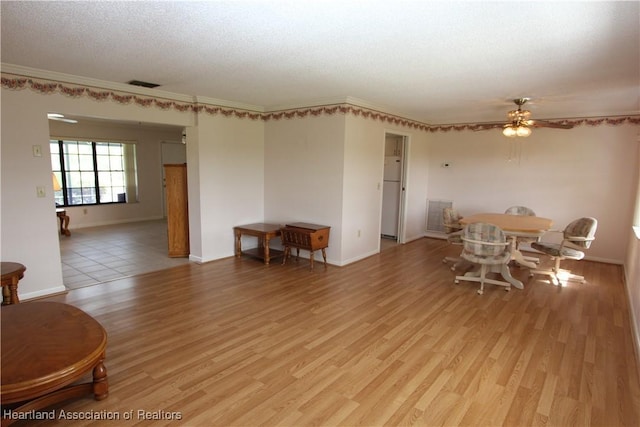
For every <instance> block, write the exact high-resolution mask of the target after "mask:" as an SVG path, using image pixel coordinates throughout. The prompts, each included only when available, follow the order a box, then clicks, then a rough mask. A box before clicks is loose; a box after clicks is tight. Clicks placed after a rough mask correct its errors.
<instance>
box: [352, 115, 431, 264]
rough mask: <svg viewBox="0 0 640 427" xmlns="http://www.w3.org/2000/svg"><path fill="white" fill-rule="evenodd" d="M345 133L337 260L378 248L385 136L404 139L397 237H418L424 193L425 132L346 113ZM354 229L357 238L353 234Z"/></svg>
mask: <svg viewBox="0 0 640 427" xmlns="http://www.w3.org/2000/svg"><path fill="white" fill-rule="evenodd" d="M346 123H347V126H346V131H345V160H344V170H345V172H344V195H343V205H344V210H343V213H342V227H343V239H342V247H343V259H342V262H343V263H350V262H353V261H357V260H358V259H362V258H364V257H366V256H369V255H372V254H375V253H377V252H378V251H379V249H380V227H381V222H380V220H381V210H382V184H383V178H384V176H383V175H384V156H385V153H384V150H385V134H386V133H387V132H389V133H394V134H397V135H404V136H406V137H407V138H408V141H409V143H408V150H407V152H406V153H405V165H406V168H407V182H406V184H407V185H406V194H405V199H406V201H405V209H404V223H405V229H404V234H403V235H402V236H400V240H401V241H410V240H413V239H416V238H420V237H422V236H423V235H424V227H423V224H424V215H425V209H424V206H425V204H424V200H425V199H424V197H425V193H426V190H427V186H426V183H427V181H426V168H424V167H423V165H424V162H425V160H426V155H427V154H426V153H427V151H428V145H427V137H428V134H427V133H425V132H423V131H418V130H414V129H409V128H405V127H391V126H389V124H388V123H386V122H382V121H378V120H371V119H367V118H363V117H358V116H348V117H347V121H346ZM358 231H360V236H359V237H358Z"/></svg>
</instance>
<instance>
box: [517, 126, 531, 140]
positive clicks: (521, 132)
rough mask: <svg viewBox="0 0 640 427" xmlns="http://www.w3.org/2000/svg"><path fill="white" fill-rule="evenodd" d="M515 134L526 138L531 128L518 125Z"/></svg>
mask: <svg viewBox="0 0 640 427" xmlns="http://www.w3.org/2000/svg"><path fill="white" fill-rule="evenodd" d="M516 135H517V136H522V137H525V138H526V137H527V136H529V135H531V128H528V127H526V126H518V128H517V129H516Z"/></svg>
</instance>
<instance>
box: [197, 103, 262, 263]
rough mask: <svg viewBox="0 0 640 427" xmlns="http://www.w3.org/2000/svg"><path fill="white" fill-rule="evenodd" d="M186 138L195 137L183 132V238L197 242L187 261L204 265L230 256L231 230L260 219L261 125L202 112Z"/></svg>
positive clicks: (257, 121) (246, 119) (231, 245)
mask: <svg viewBox="0 0 640 427" xmlns="http://www.w3.org/2000/svg"><path fill="white" fill-rule="evenodd" d="M192 133H196V134H197V136H196V137H194V138H190V136H191V132H188V133H187V169H188V172H187V178H188V183H189V200H190V202H189V210H190V211H189V228H190V231H189V235H190V236H194V235H195V236H197V237H195V241H194V242H193V243H194V244H192V245H191V255H190V259H192V260H194V261H198V262H206V261H212V260H215V259H219V258H224V257H228V256H232V255H233V254H234V247H235V246H234V235H233V227H234V226H236V225H241V224H247V223H254V222H262V221H263V219H264V217H265V211H264V155H265V150H264V122H263V121H262V120H251V119H248V118H242V119H240V118H234V117H222V116H212V115H209V114H206V113H203V114H199V115H198V126H197V127H196V128H194V129H192ZM192 201H193V202H194V203H192ZM254 240H255V239H254ZM254 243H255V242H254Z"/></svg>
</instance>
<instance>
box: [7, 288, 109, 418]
mask: <svg viewBox="0 0 640 427" xmlns="http://www.w3.org/2000/svg"><path fill="white" fill-rule="evenodd" d="M0 314H1V317H2V322H1V326H2V334H1V336H2V337H1V340H2V359H1V370H0V376H1V378H0V380H1V383H2V388H0V401H1V402H2V426H6V425H9V424H11V423H12V422H13V421H15V420H17V419H19V418H20V413H22V414H23V415H25V414H28V413H29V412H31V411H37V410H39V409H42V408H46V407H48V406H51V405H53V404H55V403H58V402H62V401H64V400H67V399H71V398H75V397H81V396H84V395H85V394H93V397H94V398H95V399H96V400H102V399H105V398H106V397H107V396H108V394H109V384H108V382H107V369H106V368H105V366H104V358H105V351H106V347H107V332H106V331H105V330H104V328H103V327H102V325H100V323H98V321H96V320H95V319H94V318H93V317H91V316H89V315H88V314H86V313H85V312H84V311H82V310H80V309H78V308H76V307H74V306H71V305H68V304H63V303H59V302H40V301H37V302H26V303H23V304H16V305H10V306H7V307H3V308H2V310H0ZM87 374H92V376H93V378H92V380H90V381H88V382H85V383H80V384H78V383H77V381H80V380H81V379H82V378H83V377H85V375H87Z"/></svg>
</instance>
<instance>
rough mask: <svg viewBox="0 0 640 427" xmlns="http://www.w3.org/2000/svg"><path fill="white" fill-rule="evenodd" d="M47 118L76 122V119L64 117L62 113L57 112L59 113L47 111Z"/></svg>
mask: <svg viewBox="0 0 640 427" xmlns="http://www.w3.org/2000/svg"><path fill="white" fill-rule="evenodd" d="M47 118H48V119H49V120H58V121H59V122H65V123H78V121H77V120H74V119H66V118H65V117H64V116H63V115H62V114H59V113H48V114H47Z"/></svg>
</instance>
